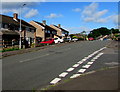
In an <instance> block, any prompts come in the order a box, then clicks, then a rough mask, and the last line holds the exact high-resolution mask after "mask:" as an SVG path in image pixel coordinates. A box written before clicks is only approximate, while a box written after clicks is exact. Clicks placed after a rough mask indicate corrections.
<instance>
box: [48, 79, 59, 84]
mask: <svg viewBox="0 0 120 92" xmlns="http://www.w3.org/2000/svg"><path fill="white" fill-rule="evenodd" d="M60 80H61V78H55V79H54V80H52V81H51V82H50V84H56V83H57V82H59V81H60Z"/></svg>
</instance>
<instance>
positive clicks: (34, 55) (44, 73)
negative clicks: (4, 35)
mask: <svg viewBox="0 0 120 92" xmlns="http://www.w3.org/2000/svg"><path fill="white" fill-rule="evenodd" d="M109 43H110V41H85V42H76V43H70V44H66V45H63V46H52V47H50V48H46V49H43V50H40V51H36V52H30V53H24V54H19V55H14V56H9V57H5V58H3V60H2V71H3V73H2V80H3V81H2V86H3V90H32V89H38V88H42V87H45V86H46V85H49V84H50V82H52V80H54V79H55V78H58V77H60V76H58V75H60V74H61V73H63V74H62V75H61V77H63V76H64V78H69V77H70V76H72V75H73V74H75V73H76V71H78V70H79V67H81V66H82V65H85V62H84V63H83V64H81V65H80V66H79V67H77V68H76V69H75V70H74V71H72V70H71V69H70V67H72V66H73V65H75V64H76V63H77V62H79V61H80V60H82V59H83V58H85V59H86V57H87V56H90V55H91V54H92V53H94V52H95V51H98V50H100V49H101V48H103V47H105V46H106V45H107V44H109ZM104 49H105V48H104ZM101 51H102V50H101ZM101 51H99V52H98V53H97V54H100V52H101ZM97 54H95V53H94V55H97ZM94 55H93V56H94ZM101 55H102V54H101ZM103 56H104V55H103ZM106 57H108V56H107V55H105V56H104V57H100V59H102V60H103V59H104V58H106ZM114 57H116V58H117V55H116V54H115V56H114ZM91 58H92V57H91ZM111 58H112V57H111ZM86 60H87V59H86ZM104 61H105V59H104ZM87 63H88V62H87ZM113 63H114V62H113ZM107 64H108V65H109V63H108V62H106V65H107ZM76 66H77V65H76ZM76 66H74V67H76ZM102 66H104V65H103V64H102V62H101V63H100V64H97V63H94V64H93V66H91V67H90V68H89V69H88V70H86V72H89V71H92V70H94V69H98V68H101V67H102ZM85 67H89V66H85ZM68 69H69V70H70V71H72V72H70V71H69V73H68V74H65V71H66V70H68ZM65 75H67V76H66V77H65ZM64 78H59V79H64ZM57 81H58V80H57ZM53 82H54V81H53Z"/></svg>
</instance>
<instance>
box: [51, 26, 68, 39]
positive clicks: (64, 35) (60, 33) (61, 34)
mask: <svg viewBox="0 0 120 92" xmlns="http://www.w3.org/2000/svg"><path fill="white" fill-rule="evenodd" d="M50 27H52V28H53V29H55V30H57V35H56V36H58V37H61V38H62V39H64V38H67V37H68V35H69V32H68V31H67V30H66V29H64V28H61V25H60V24H58V26H56V25H50Z"/></svg>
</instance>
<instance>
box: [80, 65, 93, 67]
mask: <svg viewBox="0 0 120 92" xmlns="http://www.w3.org/2000/svg"><path fill="white" fill-rule="evenodd" d="M90 66H91V65H84V66H82V67H83V68H89V67H90Z"/></svg>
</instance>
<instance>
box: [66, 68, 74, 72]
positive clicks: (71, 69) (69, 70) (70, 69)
mask: <svg viewBox="0 0 120 92" xmlns="http://www.w3.org/2000/svg"><path fill="white" fill-rule="evenodd" d="M73 70H74V68H69V69H67V70H66V71H67V72H71V71H73Z"/></svg>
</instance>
